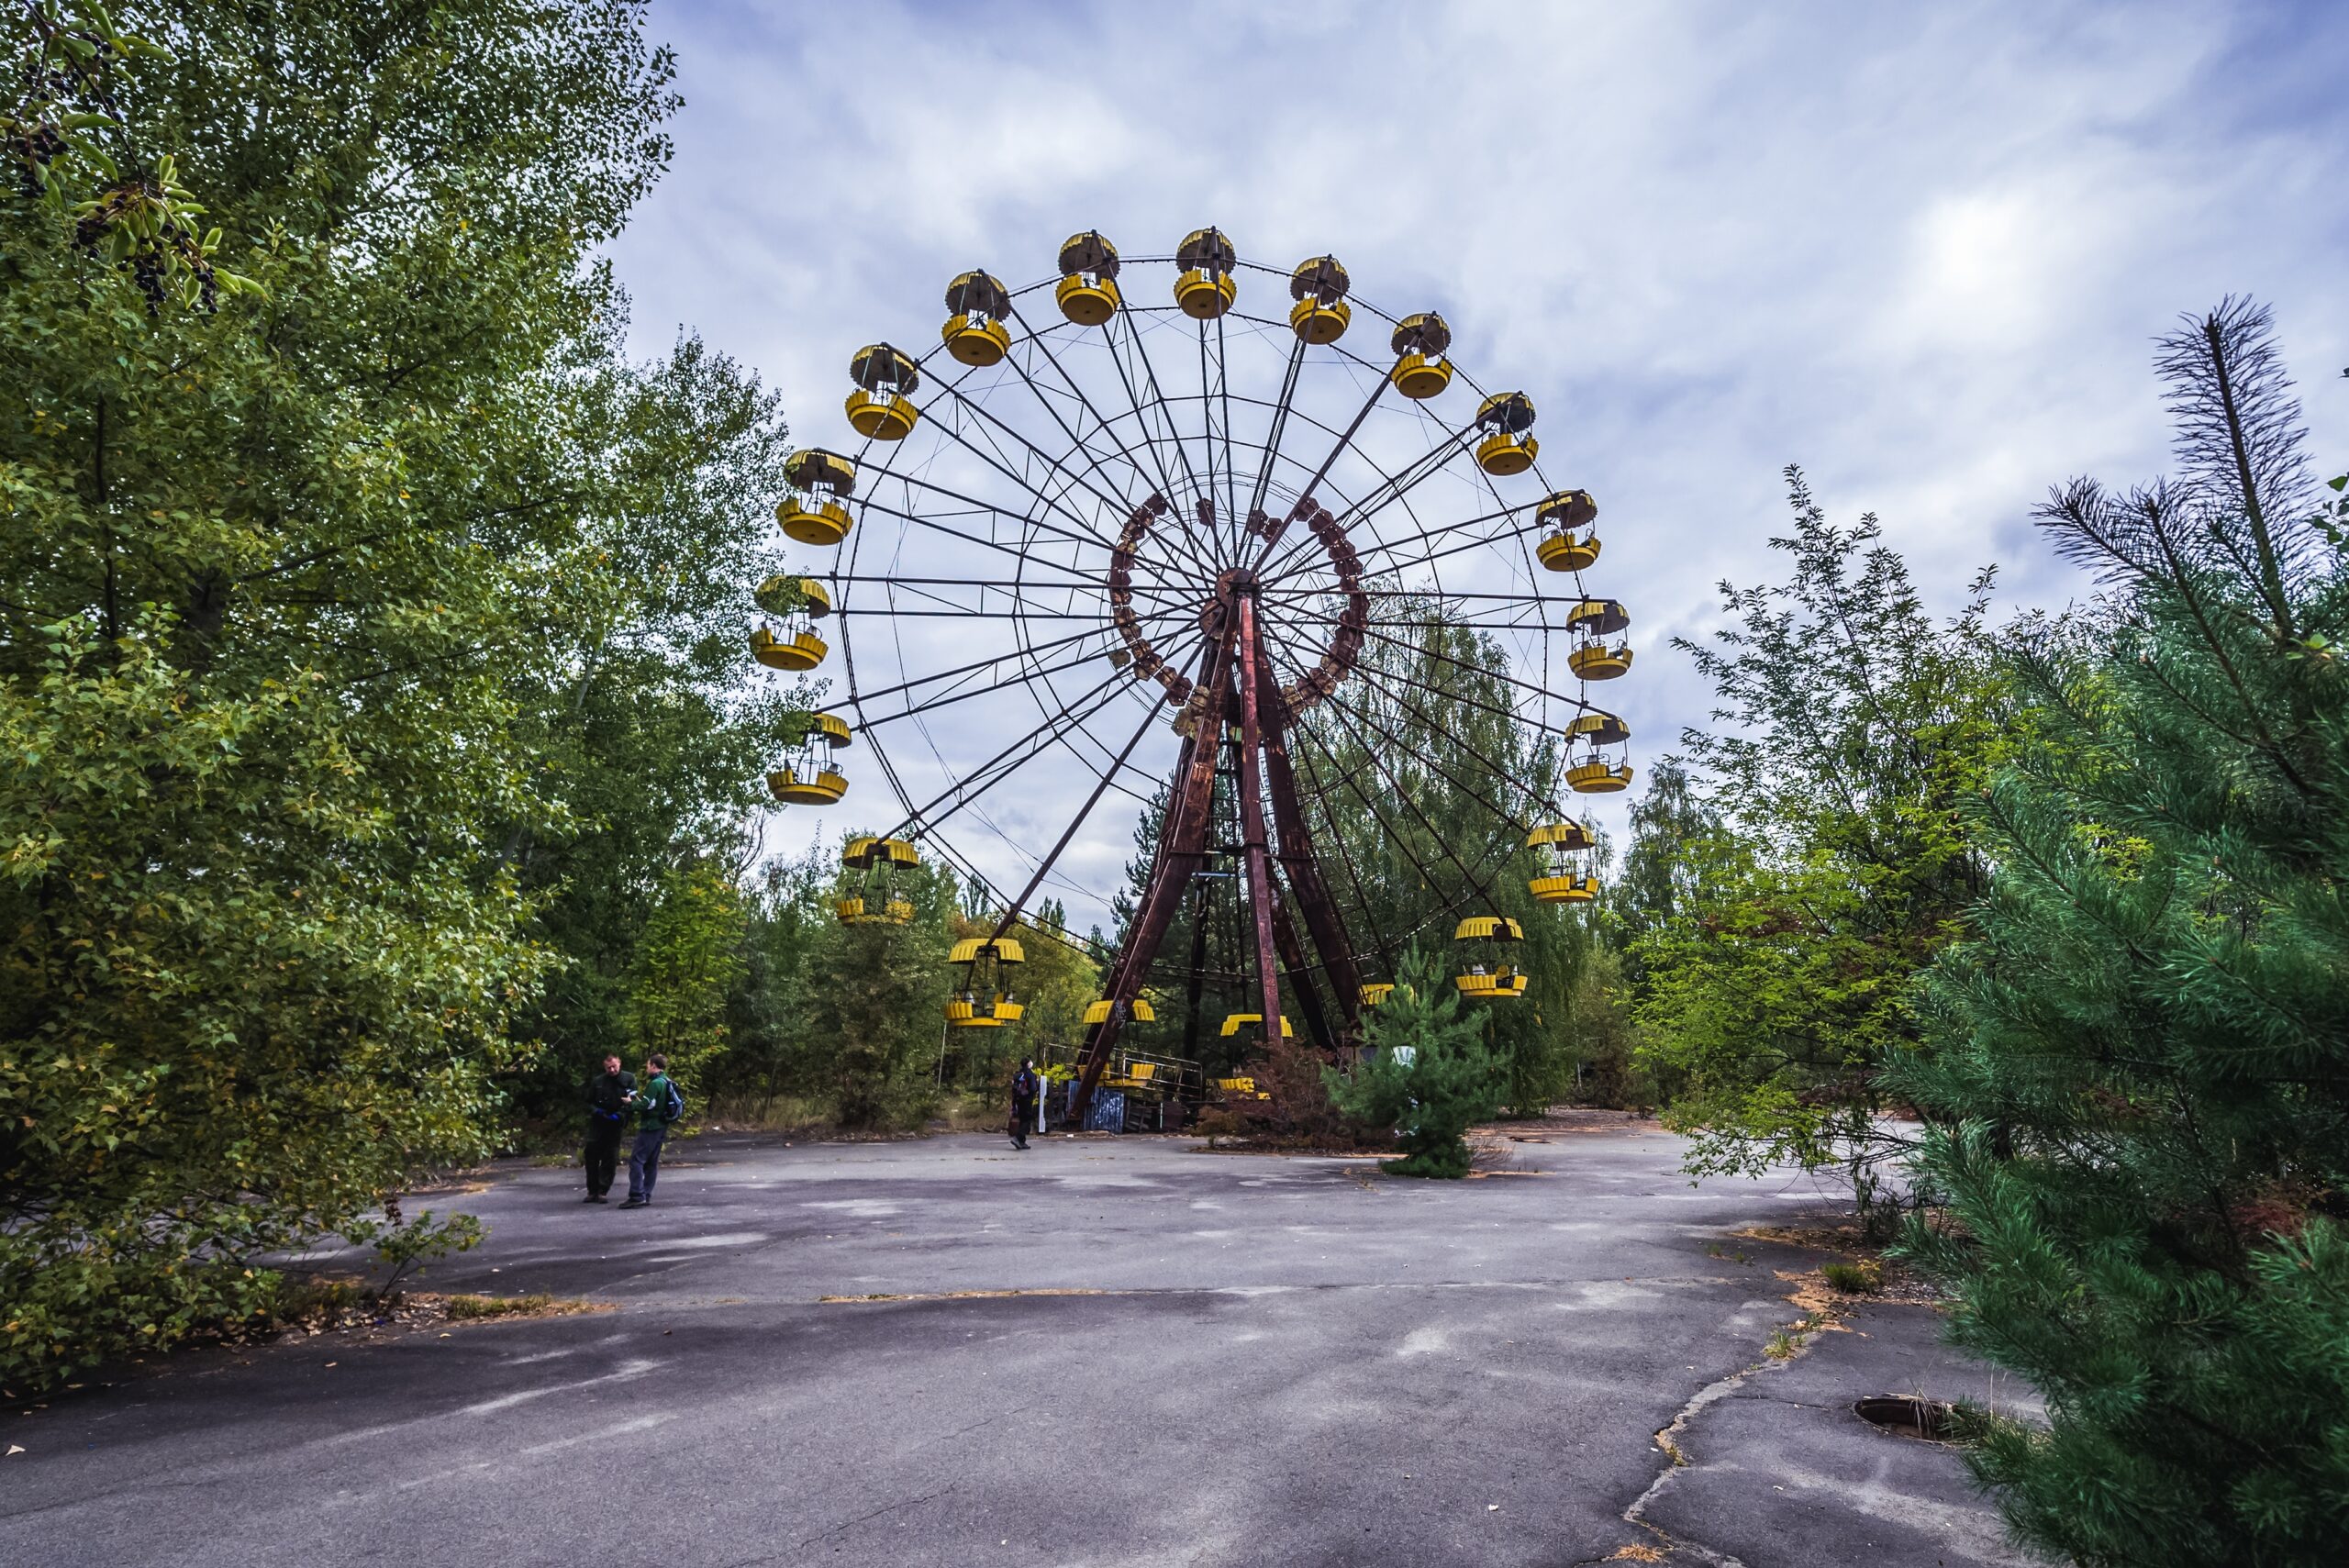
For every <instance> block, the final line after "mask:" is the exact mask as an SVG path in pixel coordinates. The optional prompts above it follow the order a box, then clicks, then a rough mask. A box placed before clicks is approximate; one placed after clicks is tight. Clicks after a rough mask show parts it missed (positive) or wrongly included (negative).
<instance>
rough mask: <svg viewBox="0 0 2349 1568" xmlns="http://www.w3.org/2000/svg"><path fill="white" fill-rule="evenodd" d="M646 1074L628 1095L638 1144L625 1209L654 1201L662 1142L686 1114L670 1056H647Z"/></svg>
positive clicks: (633, 1150) (630, 1159)
mask: <svg viewBox="0 0 2349 1568" xmlns="http://www.w3.org/2000/svg"><path fill="white" fill-rule="evenodd" d="M644 1074H645V1084H644V1087H642V1088H641V1089H639V1090H638V1091H637V1092H636V1093H635V1094H633V1095H629V1099H630V1100H631V1101H632V1102H633V1103H634V1104H635V1106H636V1142H635V1144H634V1145H633V1146H631V1147H630V1148H629V1151H628V1201H627V1202H626V1203H624V1204H622V1205H620V1207H622V1208H642V1207H644V1206H645V1205H647V1204H649V1203H651V1201H652V1183H653V1179H654V1178H655V1177H657V1176H658V1175H660V1174H661V1144H662V1140H664V1139H666V1138H667V1137H668V1136H669V1124H670V1123H671V1122H673V1121H674V1120H676V1119H677V1118H679V1117H681V1116H683V1115H685V1095H681V1094H679V1093H678V1092H677V1085H676V1084H675V1083H674V1082H673V1081H672V1080H671V1079H670V1077H669V1059H668V1058H667V1057H665V1056H662V1055H661V1054H660V1053H659V1052H657V1051H656V1052H654V1053H653V1054H652V1055H651V1056H648V1057H646V1058H645V1059H644Z"/></svg>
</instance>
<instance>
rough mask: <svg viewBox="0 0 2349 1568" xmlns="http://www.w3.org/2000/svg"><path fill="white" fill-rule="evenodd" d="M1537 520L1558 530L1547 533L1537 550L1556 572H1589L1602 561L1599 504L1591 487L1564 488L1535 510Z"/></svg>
mask: <svg viewBox="0 0 2349 1568" xmlns="http://www.w3.org/2000/svg"><path fill="white" fill-rule="evenodd" d="M1533 518H1534V521H1536V522H1538V523H1546V524H1548V525H1549V526H1550V527H1551V528H1555V529H1556V530H1557V532H1555V533H1553V534H1548V535H1545V536H1544V537H1543V539H1542V543H1541V545H1540V546H1539V547H1538V548H1537V549H1536V550H1535V551H1534V554H1535V555H1536V556H1538V557H1539V558H1540V560H1541V562H1542V565H1544V566H1546V567H1548V568H1549V569H1550V570H1551V571H1553V572H1585V571H1587V570H1589V568H1590V567H1591V565H1592V564H1593V563H1594V562H1597V561H1598V529H1597V528H1595V527H1593V526H1592V525H1593V524H1594V523H1596V522H1597V520H1598V502H1596V501H1593V500H1592V499H1591V498H1590V492H1589V491H1587V490H1561V491H1559V492H1558V493H1557V494H1556V495H1553V496H1551V497H1550V498H1549V499H1548V500H1546V501H1544V502H1542V505H1541V506H1539V507H1537V508H1536V509H1535V510H1534V513H1533Z"/></svg>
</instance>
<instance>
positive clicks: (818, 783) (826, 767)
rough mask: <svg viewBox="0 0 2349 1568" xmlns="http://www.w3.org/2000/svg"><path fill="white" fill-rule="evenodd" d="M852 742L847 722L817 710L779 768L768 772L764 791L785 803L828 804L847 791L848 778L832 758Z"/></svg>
mask: <svg viewBox="0 0 2349 1568" xmlns="http://www.w3.org/2000/svg"><path fill="white" fill-rule="evenodd" d="M851 743H852V738H851V736H850V733H849V728H848V721H847V720H846V719H843V718H841V717H839V716H838V715H837V714H829V713H819V714H818V715H817V716H816V721H815V722H814V723H813V724H811V725H809V726H808V727H807V734H806V735H804V736H802V737H800V740H799V744H798V745H797V746H796V747H795V748H793V750H792V753H791V755H790V756H789V757H787V758H785V761H784V764H783V766H782V767H780V768H777V769H776V770H775V771H774V772H773V773H769V774H767V790H768V793H769V794H771V795H774V797H775V799H777V800H779V801H781V802H783V803H784V804H785V806H829V805H830V804H832V802H834V801H836V800H838V799H840V797H841V795H846V794H847V793H848V778H847V775H846V774H844V773H841V771H840V769H839V767H838V766H837V765H836V764H835V762H834V761H833V757H834V754H835V753H837V752H839V751H845V750H846V749H847V748H848V747H849V745H850V744H851Z"/></svg>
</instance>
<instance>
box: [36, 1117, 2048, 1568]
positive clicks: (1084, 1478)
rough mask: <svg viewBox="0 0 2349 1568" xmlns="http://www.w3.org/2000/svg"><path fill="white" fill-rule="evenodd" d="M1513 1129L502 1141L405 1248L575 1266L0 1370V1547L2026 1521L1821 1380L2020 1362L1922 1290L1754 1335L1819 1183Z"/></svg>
mask: <svg viewBox="0 0 2349 1568" xmlns="http://www.w3.org/2000/svg"><path fill="white" fill-rule="evenodd" d="M1516 1130H1519V1131H1520V1133H1524V1134H1526V1135H1528V1136H1531V1137H1535V1138H1542V1139H1546V1141H1528V1142H1521V1143H1512V1144H1511V1145H1509V1147H1510V1149H1511V1151H1513V1153H1514V1157H1515V1162H1514V1164H1513V1166H1512V1167H1511V1168H1510V1169H1509V1170H1508V1171H1506V1172H1503V1173H1497V1174H1493V1175H1491V1176H1489V1177H1486V1178H1484V1179H1479V1180H1471V1181H1466V1182H1415V1181H1409V1180H1405V1179H1398V1178H1393V1177H1387V1176H1384V1175H1381V1174H1379V1173H1377V1172H1376V1170H1375V1166H1374V1165H1372V1164H1370V1163H1368V1162H1362V1161H1347V1160H1331V1159H1310V1158H1273V1157H1264V1156H1233V1155H1223V1154H1209V1153H1201V1152H1197V1151H1196V1149H1197V1142H1196V1140H1189V1139H1174V1138H1149V1139H1142V1138H1132V1139H1120V1140H1108V1139H1075V1140H1072V1139H1063V1138H1059V1137H1054V1138H1051V1139H1040V1140H1038V1141H1037V1143H1036V1145H1035V1147H1034V1148H1033V1150H1031V1151H1029V1152H1027V1153H1024V1154H1023V1153H1016V1152H1014V1151H1012V1150H1010V1149H1009V1148H1008V1146H1006V1145H1005V1144H1004V1143H1003V1141H1002V1140H999V1139H987V1138H982V1137H976V1136H959V1137H942V1138H935V1139H929V1140H918V1141H907V1142H896V1143H877V1144H875V1143H867V1144H838V1143H818V1144H801V1145H799V1146H797V1147H785V1146H784V1145H783V1144H782V1143H781V1142H780V1141H779V1140H771V1139H768V1140H762V1139H749V1138H739V1137H726V1138H718V1137H712V1138H706V1139H700V1140H694V1141H691V1142H688V1143H684V1144H680V1145H676V1146H674V1147H673V1150H672V1156H673V1157H672V1159H671V1160H670V1162H668V1163H667V1165H666V1166H665V1168H664V1171H663V1173H662V1183H661V1186H660V1189H659V1195H658V1196H659V1201H658V1202H657V1203H656V1204H654V1205H653V1206H652V1207H649V1208H644V1209H639V1210H628V1211H623V1210H620V1209H618V1207H616V1206H615V1207H588V1206H584V1205H582V1204H581V1203H580V1202H579V1201H578V1198H579V1191H580V1188H579V1185H578V1183H579V1176H578V1173H577V1172H576V1171H572V1170H562V1169H534V1168H529V1167H526V1166H520V1165H514V1166H509V1167H501V1168H499V1169H498V1170H496V1171H495V1172H494V1173H491V1175H490V1176H489V1178H488V1180H487V1182H486V1183H485V1184H480V1185H478V1186H477V1188H476V1189H475V1190H470V1191H462V1192H458V1193H444V1194H440V1195H433V1196H430V1197H428V1198H418V1199H416V1200H414V1201H413V1203H412V1204H411V1207H417V1206H420V1205H423V1204H427V1203H429V1204H430V1205H431V1206H433V1207H441V1208H445V1207H463V1208H466V1209H469V1210H471V1211H472V1212H473V1213H475V1214H478V1215H479V1216H480V1217H481V1218H482V1219H483V1220H484V1223H485V1224H486V1226H487V1227H488V1229H489V1240H488V1241H487V1243H486V1244H485V1245H484V1246H483V1247H482V1248H481V1249H479V1250H478V1251H474V1252H472V1253H469V1254H466V1255H464V1256H462V1257H461V1258H457V1259H452V1260H449V1261H448V1262H444V1263H442V1264H439V1265H436V1266H434V1267H433V1268H432V1269H431V1270H430V1272H429V1275H428V1277H427V1278H425V1279H424V1280H423V1281H421V1282H419V1283H420V1284H421V1286H422V1288H426V1289H431V1290H444V1291H486V1292H493V1293H495V1294H500V1295H512V1294H525V1293H530V1292H538V1291H547V1292H551V1293H553V1294H555V1295H556V1296H564V1297H580V1298H585V1299H588V1300H592V1301H594V1302H596V1303H598V1304H600V1305H602V1306H604V1307H607V1308H608V1309H607V1310H604V1311H598V1312H594V1313H587V1314H581V1315H576V1316H569V1317H559V1318H532V1319H528V1320H520V1321H510V1322H490V1323H483V1324H470V1325H458V1326H451V1327H449V1328H447V1329H445V1331H444V1330H442V1329H428V1330H417V1331H415V1332H410V1333H406V1334H393V1335H390V1336H386V1337H381V1338H378V1339H376V1340H373V1341H365V1340H356V1339H353V1338H351V1337H350V1336H345V1335H337V1334H328V1335H324V1336H320V1337H318V1338H316V1339H307V1338H302V1339H293V1340H279V1341H277V1342H275V1343H273V1344H270V1345H266V1346H262V1347H258V1348H252V1349H248V1350H244V1351H234V1352H232V1351H222V1350H198V1351H188V1352H184V1353H181V1354H177V1355H173V1356H172V1357H169V1358H157V1362H156V1364H151V1365H148V1366H144V1367H139V1368H135V1369H132V1370H133V1372H134V1373H136V1375H134V1376H131V1377H129V1378H128V1379H127V1380H126V1381H122V1382H119V1383H117V1385H115V1386H113V1387H98V1386H95V1385H93V1386H90V1387H87V1388H85V1389H83V1390H82V1391H81V1392H78V1393H73V1394H69V1395H65V1396H60V1397H58V1398H55V1399H53V1400H51V1401H50V1407H49V1408H47V1409H44V1410H39V1411H33V1412H30V1413H28V1414H11V1415H0V1422H5V1429H4V1430H0V1446H6V1447H15V1448H21V1450H22V1451H21V1452H17V1453H13V1454H10V1455H8V1456H7V1457H6V1458H5V1459H0V1563H17V1562H25V1563H34V1562H39V1563H42V1564H44V1565H50V1568H79V1565H83V1564H89V1565H97V1564H106V1565H108V1568H115V1565H128V1564H144V1563H171V1564H174V1565H177V1568H210V1565H215V1564H217V1565H221V1568H230V1565H233V1568H275V1565H279V1564H284V1565H288V1568H292V1565H297V1564H298V1565H301V1568H317V1565H319V1564H342V1563H372V1562H398V1563H400V1564H403V1565H408V1568H414V1565H428V1568H437V1565H441V1564H447V1565H451V1568H470V1565H473V1564H480V1565H484V1568H489V1565H495V1568H517V1565H522V1564H548V1565H550V1568H551V1565H558V1564H559V1565H562V1568H575V1565H576V1564H578V1563H581V1562H606V1561H647V1562H661V1563H664V1564H680V1565H685V1568H705V1565H707V1568H748V1565H750V1564H753V1563H775V1564H796V1563H841V1564H867V1563H869V1564H889V1565H897V1564H932V1563H937V1564H947V1563H952V1564H957V1565H960V1564H969V1563H984V1562H996V1561H999V1562H1034V1563H1047V1564H1055V1565H1070V1568H1075V1565H1085V1568H1113V1565H1117V1568H1143V1565H1151V1568H1157V1565H1162V1564H1163V1565H1167V1568H1173V1565H1175V1564H1197V1565H1201V1568H1213V1565H1242V1564H1244V1565H1257V1564H1282V1565H1291V1564H1295V1565H1323V1564H1327V1565H1333V1568H1334V1565H1366V1564H1388V1563H1394V1564H1413V1565H1415V1568H1427V1565H1442V1564H1455V1563H1456V1564H1475V1565H1478V1568H1488V1565H1499V1564H1543V1565H1557V1568H1564V1565H1567V1564H1573V1563H1579V1562H1596V1561H1603V1560H1607V1559H1609V1558H1610V1557H1615V1556H1618V1555H1619V1554H1620V1555H1622V1556H1624V1557H1625V1558H1626V1559H1627V1560H1634V1561H1636V1560H1642V1559H1644V1560H1647V1561H1654V1560H1656V1559H1655V1558H1654V1557H1653V1556H1652V1555H1646V1554H1652V1553H1657V1552H1662V1553H1664V1554H1665V1560H1667V1561H1671V1562H1709V1563H1716V1564H1720V1563H1742V1564H1745V1565H1747V1568H1776V1565H1778V1564H1786V1565H1788V1568H1795V1565H1800V1568H1837V1565H1840V1564H1843V1563H1847V1562H1848V1563H1854V1564H1856V1563H1860V1562H1871V1563H1874V1562H1903V1563H1920V1564H1923V1563H1937V1564H1943V1565H1945V1568H1956V1565H1958V1564H1976V1563H2007V1562H2019V1561H2021V1559H2019V1558H2015V1557H2011V1556H2009V1555H2008V1554H2007V1553H2006V1552H2005V1551H2004V1550H2003V1549H2002V1548H2001V1547H2000V1545H1999V1540H1998V1526H1997V1519H1996V1516H1995V1513H1994V1511H1993V1510H1992V1509H1991V1507H1989V1505H1988V1504H1987V1503H1986V1502H1984V1501H1983V1500H1981V1499H1980V1498H1978V1497H1976V1496H1975V1495H1974V1494H1973V1493H1972V1492H1971V1491H1970V1489H1969V1488H1968V1487H1967V1485H1966V1484H1965V1479H1964V1475H1963V1470H1962V1466H1961V1464H1960V1462H1959V1460H1958V1456H1957V1455H1956V1453H1955V1452H1954V1451H1952V1450H1949V1449H1947V1448H1944V1447H1942V1446H1940V1445H1937V1444H1932V1443H1924V1442H1918V1441H1915V1440H1909V1439H1903V1438H1898V1437H1893V1436H1889V1435H1887V1434H1885V1433H1882V1432H1880V1431H1878V1430H1876V1429H1873V1428H1871V1427H1869V1426H1867V1425H1866V1424H1865V1423H1864V1422H1861V1421H1860V1420H1859V1419H1858V1418H1856V1417H1855V1416H1854V1415H1852V1414H1851V1410H1850V1405H1851V1402H1852V1400H1854V1399H1855V1398H1857V1397H1860V1396H1864V1395H1869V1394H1878V1393H1908V1392H1915V1393H1922V1394H1926V1395H1928V1396H1933V1397H1940V1398H1951V1397H1957V1396H1968V1397H1975V1398H1984V1397H1988V1398H1992V1399H1995V1400H1997V1401H1998V1402H1999V1403H2001V1404H2004V1405H2014V1404H2017V1403H2019V1396H2018V1391H2017V1390H2015V1389H2013V1388H2012V1387H2011V1386H2009V1385H2002V1384H2000V1383H1998V1382H1997V1381H1996V1380H1994V1379H1992V1378H1991V1377H1990V1375H1989V1374H1988V1373H1987V1372H1986V1371H1985V1370H1984V1369H1982V1368H1980V1367H1978V1366H1974V1365H1972V1364H1970V1363H1967V1362H1964V1361H1962V1360H1961V1359H1959V1358H1957V1357H1956V1356H1955V1355H1954V1352H1952V1351H1948V1350H1946V1349H1944V1348H1943V1347H1941V1346H1940V1345H1939V1344H1938V1343H1937V1341H1936V1339H1935V1334H1934V1321H1933V1315H1932V1310H1931V1308H1930V1307H1866V1308H1864V1309H1861V1310H1859V1311H1858V1312H1856V1313H1855V1314H1854V1315H1853V1316H1852V1318H1850V1319H1849V1321H1848V1322H1847V1324H1846V1326H1845V1327H1844V1329H1842V1330H1841V1331H1834V1332H1827V1333H1821V1334H1818V1335H1815V1336H1813V1337H1812V1338H1811V1340H1809V1348H1808V1349H1807V1350H1806V1351H1805V1352H1804V1353H1803V1354H1801V1355H1800V1356H1798V1357H1797V1358H1796V1359H1794V1360H1793V1361H1791V1362H1775V1361H1772V1360H1771V1359H1770V1358H1769V1357H1767V1356H1765V1353H1764V1347H1765V1343H1766V1342H1767V1341H1768V1340H1769V1339H1770V1336H1771V1334H1772V1333H1773V1331H1774V1330H1776V1329H1779V1328H1781V1327H1782V1326H1784V1325H1786V1324H1787V1323H1788V1322H1789V1321H1790V1320H1792V1319H1794V1318H1797V1317H1798V1316H1800V1315H1801V1314H1800V1309H1799V1308H1798V1307H1796V1306H1795V1305H1793V1304H1792V1303H1790V1302H1789V1300H1788V1299H1787V1296H1788V1295H1789V1293H1790V1292H1791V1291H1792V1290H1793V1289H1794V1288H1795V1283H1796V1282H1795V1281H1793V1280H1792V1279H1790V1278H1782V1277H1781V1275H1787V1276H1794V1275H1799V1274H1801V1273H1803V1272H1805V1271H1807V1270H1810V1269H1814V1268H1816V1266H1817V1265H1818V1263H1819V1262H1821V1261H1822V1259H1823V1258H1824V1257H1825V1256H1826V1254H1824V1253H1820V1252H1818V1251H1808V1250H1805V1249H1804V1248H1802V1247H1798V1246H1793V1245H1787V1244H1784V1243H1780V1242H1772V1241H1765V1240H1755V1239H1753V1238H1751V1237H1748V1236H1742V1235H1741V1232H1744V1231H1748V1230H1751V1229H1754V1228H1757V1227H1763V1228H1776V1227H1787V1226H1801V1225H1806V1224H1813V1223H1817V1222H1819V1221H1820V1220H1821V1219H1829V1220H1831V1219H1832V1218H1834V1213H1835V1211H1836V1209H1837V1208H1838V1200H1837V1195H1836V1194H1835V1193H1834V1192H1833V1190H1832V1189H1831V1188H1821V1187H1820V1186H1818V1185H1815V1184H1812V1183H1811V1182H1810V1181H1809V1180H1808V1179H1806V1178H1801V1177H1798V1176H1789V1177H1787V1178H1784V1179H1772V1180H1769V1181H1765V1182H1760V1183H1754V1182H1745V1181H1708V1182H1705V1183H1703V1184H1699V1185H1696V1186H1692V1185H1691V1184H1689V1182H1688V1181H1687V1178H1686V1177H1684V1176H1682V1175H1681V1174H1680V1173H1679V1172H1678V1170H1677V1162H1678V1157H1679V1150H1680V1145H1679V1143H1678V1140H1675V1139H1674V1138H1672V1137H1670V1136H1669V1135H1667V1134H1664V1133H1663V1132H1661V1131H1658V1130H1656V1129H1653V1128H1652V1127H1648V1126H1645V1125H1631V1126H1626V1127H1623V1128H1621V1129H1598V1130H1573V1131H1564V1130H1561V1131H1557V1132H1555V1133H1554V1134H1553V1133H1549V1132H1545V1131H1541V1130H1539V1129H1531V1130H1530V1129H1516ZM1716 1254H1718V1255H1716ZM356 1261H357V1260H356V1259H355V1258H352V1259H336V1258H333V1257H326V1258H323V1259H321V1260H320V1262H322V1263H324V1264H326V1265H327V1266H334V1265H336V1264H338V1263H340V1262H356ZM1757 1369H1758V1370H1757ZM1675 1421H1677V1422H1679V1426H1678V1427H1677V1428H1675V1429H1674V1432H1673V1436H1672V1438H1671V1442H1672V1444H1673V1447H1674V1448H1675V1450H1676V1451H1678V1455H1679V1459H1680V1461H1681V1462H1675V1459H1674V1457H1673V1455H1672V1453H1670V1452H1667V1451H1666V1450H1665V1449H1664V1448H1663V1447H1660V1446H1659V1444H1658V1442H1657V1440H1656V1434H1657V1433H1658V1432H1659V1431H1660V1430H1663V1429H1666V1428H1668V1427H1672V1426H1673V1423H1675Z"/></svg>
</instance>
